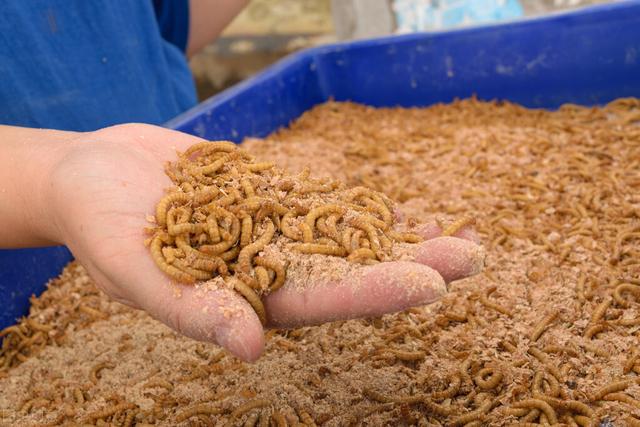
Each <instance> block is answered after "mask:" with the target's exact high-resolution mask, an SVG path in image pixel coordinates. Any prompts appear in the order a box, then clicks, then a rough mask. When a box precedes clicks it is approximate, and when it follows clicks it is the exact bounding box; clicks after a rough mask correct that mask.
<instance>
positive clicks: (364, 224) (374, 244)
mask: <svg viewBox="0 0 640 427" xmlns="http://www.w3.org/2000/svg"><path fill="white" fill-rule="evenodd" d="M351 225H352V226H354V227H356V228H359V229H361V230H362V231H364V232H365V233H367V237H368V238H369V243H370V244H371V249H373V252H374V253H378V252H379V251H380V240H379V239H378V232H377V231H376V229H375V227H374V226H373V225H371V223H370V222H368V221H367V220H366V219H365V218H363V217H362V216H359V217H357V218H355V219H352V220H351Z"/></svg>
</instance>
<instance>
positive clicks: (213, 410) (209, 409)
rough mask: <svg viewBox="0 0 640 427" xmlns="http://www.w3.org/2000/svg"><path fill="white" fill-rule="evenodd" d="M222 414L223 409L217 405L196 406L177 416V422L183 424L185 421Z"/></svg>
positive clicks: (201, 404)
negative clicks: (196, 417) (199, 416)
mask: <svg viewBox="0 0 640 427" xmlns="http://www.w3.org/2000/svg"><path fill="white" fill-rule="evenodd" d="M221 413H222V408H220V407H219V406H217V404H216V403H200V404H196V405H194V406H192V407H190V408H187V409H185V410H184V411H182V412H180V413H179V414H177V415H176V422H178V423H181V422H183V421H186V420H188V419H189V418H191V417H193V416H195V415H199V414H205V415H219V414H221Z"/></svg>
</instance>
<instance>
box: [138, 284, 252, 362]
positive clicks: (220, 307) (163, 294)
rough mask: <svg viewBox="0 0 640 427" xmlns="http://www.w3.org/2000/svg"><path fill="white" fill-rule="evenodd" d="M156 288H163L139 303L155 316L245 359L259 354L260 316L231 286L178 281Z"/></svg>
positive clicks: (174, 327)
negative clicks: (210, 286) (181, 283)
mask: <svg viewBox="0 0 640 427" xmlns="http://www.w3.org/2000/svg"><path fill="white" fill-rule="evenodd" d="M159 288H161V289H164V290H163V291H159V292H158V294H156V295H155V296H154V297H153V298H150V299H149V300H148V301H147V302H146V303H142V304H141V305H142V307H143V308H144V309H145V310H146V311H147V312H148V313H150V314H151V315H152V316H154V317H155V318H157V319H158V320H160V321H162V322H163V323H165V324H167V325H168V326H170V327H171V328H173V329H175V330H176V331H178V332H179V333H181V334H183V335H186V336H188V337H190V338H193V339H196V340H199V341H207V342H213V343H217V344H218V345H220V346H222V347H224V348H225V349H227V350H228V351H229V352H231V353H232V354H233V355H234V356H236V357H238V358H240V359H242V360H244V361H247V362H252V361H255V360H257V359H258V358H259V357H260V355H261V354H262V351H263V350H264V332H263V328H262V324H261V323H260V319H259V318H258V316H257V315H256V313H255V312H254V311H253V308H251V305H250V304H249V303H248V302H247V301H246V300H245V299H244V298H242V297H241V296H239V295H238V294H236V293H235V292H234V291H233V290H231V289H226V288H218V289H205V288H204V287H201V288H195V287H189V286H182V285H180V286H178V285H161V286H159ZM172 288H173V289H172ZM167 290H168V291H169V292H167Z"/></svg>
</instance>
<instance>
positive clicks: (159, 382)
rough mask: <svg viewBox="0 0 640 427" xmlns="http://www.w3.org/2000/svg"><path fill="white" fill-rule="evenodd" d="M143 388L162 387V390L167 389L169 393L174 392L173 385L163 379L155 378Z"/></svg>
mask: <svg viewBox="0 0 640 427" xmlns="http://www.w3.org/2000/svg"><path fill="white" fill-rule="evenodd" d="M142 387H144V388H155V387H161V388H165V389H167V390H168V391H171V390H173V384H171V383H170V382H169V381H167V380H165V379H163V378H155V379H152V380H150V381H147V382H146V383H145V384H144V385H143V386H142Z"/></svg>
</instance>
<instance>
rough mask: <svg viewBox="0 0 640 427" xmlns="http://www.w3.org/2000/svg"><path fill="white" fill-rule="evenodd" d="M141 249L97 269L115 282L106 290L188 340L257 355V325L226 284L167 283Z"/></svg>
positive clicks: (260, 336) (260, 344) (260, 342)
mask: <svg viewBox="0 0 640 427" xmlns="http://www.w3.org/2000/svg"><path fill="white" fill-rule="evenodd" d="M146 251H147V250H146V248H145V247H144V246H143V245H142V244H140V246H139V247H138V246H136V247H135V249H133V250H131V251H129V252H128V253H122V254H120V255H121V256H120V257H110V258H109V259H111V260H112V262H111V263H110V264H109V271H105V270H104V269H98V272H99V274H100V275H102V277H105V278H106V279H107V280H109V281H110V282H111V283H114V284H116V286H115V288H112V289H111V292H110V293H115V294H118V296H119V297H120V298H122V299H126V300H129V301H132V302H133V304H135V305H136V306H138V307H140V308H142V309H143V310H145V311H147V312H148V313H149V314H150V315H151V316H153V317H154V318H156V319H158V320H160V321H161V322H163V323H165V324H166V325H168V326H169V327H171V328H173V329H175V330H176V331H178V332H179V333H181V334H183V335H186V336H188V337H190V338H193V339H196V340H199V341H207V342H212V343H217V344H218V345H220V346H222V347H224V348H226V349H227V350H228V351H229V352H231V353H233V354H234V355H235V356H237V357H238V358H240V359H242V360H245V361H254V360H256V359H257V358H258V357H260V355H261V354H262V351H263V349H264V332H263V327H262V324H261V322H260V319H259V318H258V316H257V315H256V313H255V311H254V310H253V308H251V305H250V304H249V303H248V302H247V301H246V300H245V299H244V298H243V297H241V296H240V295H238V294H237V293H235V292H234V291H233V290H231V289H227V288H220V287H217V288H216V287H214V286H209V287H208V286H200V287H199V288H196V287H194V286H186V285H177V284H173V283H171V281H170V280H169V279H168V278H167V277H166V276H164V274H163V273H162V272H160V271H159V270H158V268H157V267H156V265H155V264H154V262H153V260H152V259H151V257H150V256H149V254H148V253H147V252H146ZM132 260H135V262H133V261H132ZM92 274H93V273H92ZM99 277H100V276H99Z"/></svg>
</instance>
